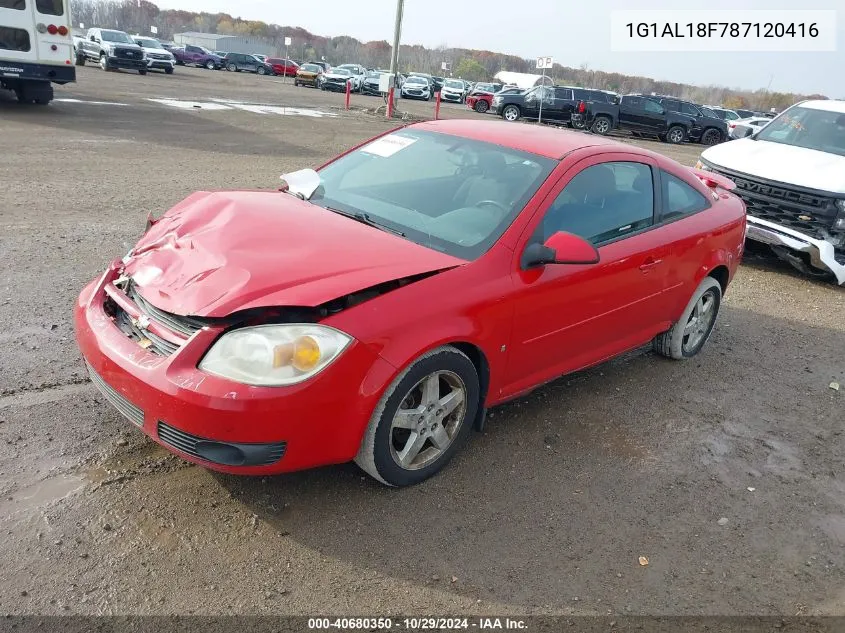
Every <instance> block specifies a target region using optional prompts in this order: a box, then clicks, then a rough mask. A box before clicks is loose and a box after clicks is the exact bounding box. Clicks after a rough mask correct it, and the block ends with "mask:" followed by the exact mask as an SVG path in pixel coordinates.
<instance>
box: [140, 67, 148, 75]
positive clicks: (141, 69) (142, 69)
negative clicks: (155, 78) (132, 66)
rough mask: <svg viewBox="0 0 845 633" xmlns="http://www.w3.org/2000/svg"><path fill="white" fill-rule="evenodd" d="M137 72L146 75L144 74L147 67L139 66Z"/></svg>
mask: <svg viewBox="0 0 845 633" xmlns="http://www.w3.org/2000/svg"><path fill="white" fill-rule="evenodd" d="M138 74H139V75H146V74H147V69H146V68H139V69H138Z"/></svg>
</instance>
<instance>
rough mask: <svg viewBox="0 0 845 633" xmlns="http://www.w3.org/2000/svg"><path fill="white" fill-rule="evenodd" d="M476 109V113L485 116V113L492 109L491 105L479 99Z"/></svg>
mask: <svg viewBox="0 0 845 633" xmlns="http://www.w3.org/2000/svg"><path fill="white" fill-rule="evenodd" d="M474 109H475V111H476V112H479V113H481V114H484V113H485V112H487V110H489V109H490V104H489V103H487V102H486V101H485V100H484V99H479V100H478V101H476V102H475V107H474Z"/></svg>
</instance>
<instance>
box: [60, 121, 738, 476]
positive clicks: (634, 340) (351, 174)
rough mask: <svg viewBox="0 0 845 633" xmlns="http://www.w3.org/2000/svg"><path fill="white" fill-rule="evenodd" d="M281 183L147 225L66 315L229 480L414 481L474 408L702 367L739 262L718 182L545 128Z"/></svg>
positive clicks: (130, 406)
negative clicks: (349, 476) (311, 471)
mask: <svg viewBox="0 0 845 633" xmlns="http://www.w3.org/2000/svg"><path fill="white" fill-rule="evenodd" d="M283 178H284V180H285V185H284V186H283V187H282V188H281V190H279V191H223V192H201V193H195V194H193V195H191V196H190V197H188V198H187V199H186V200H184V201H183V202H181V203H180V204H178V205H177V206H175V207H174V208H173V209H171V210H170V211H169V212H167V213H165V214H164V215H163V216H162V217H161V218H160V219H158V220H152V219H151V220H150V222H148V229H147V231H146V233H145V234H144V235H143V237H141V239H140V240H139V241H138V243H137V245H136V246H135V247H134V248H133V249H132V250H131V251H130V252H129V253H128V254H127V255H126V256H125V257H123V258H122V259H116V260H115V261H114V262H112V264H111V265H110V266H109V267H108V269H107V270H106V271H105V272H104V273H103V274H102V275H101V276H100V277H99V278H97V279H95V280H94V281H92V282H91V283H90V284H89V285H88V286H86V287H85V288H84V289H83V290H82V293H81V294H80V296H79V300H78V302H77V304H76V306H75V324H76V332H77V339H78V343H79V347H80V349H81V351H82V355H83V356H84V359H85V362H86V364H87V366H88V369H89V371H90V376H91V379H92V380H93V381H94V383H95V384H96V385H97V386H98V387H99V388H100V390H101V391H102V393H103V394H104V396H105V397H106V399H108V400H109V401H110V402H111V404H112V405H114V407H116V408H117V409H118V411H119V412H120V413H122V414H123V415H124V416H126V417H127V418H128V419H129V420H131V421H132V422H133V423H134V424H135V425H136V426H138V428H139V429H141V430H142V431H143V432H144V433H146V434H147V435H149V436H150V437H151V438H152V439H153V440H155V441H157V442H159V443H160V444H162V445H164V446H165V447H166V448H168V449H170V450H171V451H174V452H175V453H177V454H179V455H181V456H182V457H184V458H186V459H188V460H191V461H194V462H196V463H199V464H202V465H203V466H206V467H208V468H212V469H215V470H220V471H224V472H229V473H238V474H246V475H265V474H271V473H280V472H287V471H294V470H298V469H303V468H310V467H314V466H320V465H324V464H335V463H341V462H347V461H350V460H355V461H356V462H357V463H358V464H359V465H360V466H361V467H362V468H363V469H364V470H365V471H366V472H368V473H369V474H370V475H372V476H373V477H375V478H376V479H378V480H380V481H382V482H384V483H387V484H390V485H396V486H402V485H408V484H414V483H417V482H420V481H422V480H424V479H426V478H427V477H429V476H431V475H433V474H434V473H435V472H437V471H438V470H440V469H441V468H442V467H443V466H444V465H445V464H446V463H447V462H448V461H449V459H450V458H451V457H452V455H453V454H454V453H455V452H456V451H457V450H458V449H459V447H460V446H461V445H462V444H463V443H464V441H465V440H466V439H467V436H468V435H469V434H470V431H471V429H472V428H473V427H475V428H481V427H482V426H483V423H484V414H485V411H486V410H487V409H488V408H489V407H492V406H494V405H496V404H499V403H501V402H504V401H506V400H509V399H512V398H514V397H516V396H519V395H521V394H525V393H527V392H529V391H531V390H532V389H534V388H536V387H537V386H539V385H542V384H543V383H545V382H548V381H550V380H553V379H555V378H557V377H558V376H561V375H563V374H566V373H569V372H573V371H576V370H579V369H583V368H585V367H589V366H591V365H595V364H597V363H601V362H603V361H605V360H607V359H609V358H612V357H614V356H616V355H618V354H620V353H623V352H626V351H628V350H631V349H634V348H637V347H640V346H642V345H645V344H648V343H652V344H653V346H654V349H655V350H656V351H657V352H658V353H659V354H662V355H664V356H667V357H670V358H674V359H684V358H689V357H691V356H694V355H696V354H697V353H698V352H699V351H700V350H701V348H702V346H703V345H704V344H705V342H706V340H707V339H708V337H709V336H710V333H711V331H712V329H713V326H714V323H715V321H716V315H717V314H718V311H719V307H720V304H721V300H722V296H723V294H724V292H725V290H726V289H727V287H728V284H729V283H730V281H731V279H732V277H733V275H734V271H735V270H736V268H737V266H738V264H739V262H740V258H741V256H742V252H743V243H744V238H745V207H744V205H743V203H742V201H741V200H740V199H739V198H737V197H735V196H734V195H733V194H732V193H730V192H729V190H730V189H731V188H732V187H733V183H731V182H730V181H728V180H726V179H724V178H722V177H720V176H717V175H713V174H710V173H704V172H693V171H692V170H690V169H688V168H686V167H682V166H681V165H679V164H678V163H676V162H674V161H672V160H670V159H668V158H665V157H663V156H660V155H658V154H656V153H653V152H650V151H647V150H644V149H639V148H636V147H633V146H631V145H626V144H620V143H617V142H614V141H611V140H608V139H605V138H599V137H595V136H589V135H584V134H581V133H576V132H567V131H562V130H556V129H548V128H545V127H542V126H528V125H519V126H515V125H510V124H508V123H504V122H500V121H471V120H445V121H436V122H425V123H418V124H414V125H411V126H408V127H403V128H400V129H398V130H394V131H392V132H388V133H385V134H384V135H382V136H379V137H376V138H375V139H373V140H370V141H368V142H366V143H365V144H362V145H359V146H358V147H356V148H355V149H353V150H351V151H349V152H347V153H345V154H343V155H342V156H340V157H338V158H336V159H334V160H332V161H331V162H329V163H328V164H326V165H324V166H322V167H320V168H319V170H318V171H313V170H302V171H300V172H294V173H292V174H288V175H286V176H284V177H283Z"/></svg>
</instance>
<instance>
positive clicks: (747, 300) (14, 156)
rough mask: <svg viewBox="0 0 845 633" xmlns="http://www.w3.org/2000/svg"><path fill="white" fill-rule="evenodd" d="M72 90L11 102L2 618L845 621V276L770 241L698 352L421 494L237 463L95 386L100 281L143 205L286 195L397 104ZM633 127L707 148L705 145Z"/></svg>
mask: <svg viewBox="0 0 845 633" xmlns="http://www.w3.org/2000/svg"><path fill="white" fill-rule="evenodd" d="M57 97H58V98H59V99H64V100H63V101H56V102H55V103H54V104H52V105H51V106H50V107H48V108H37V107H21V106H19V105H18V104H17V103H14V102H12V101H11V100H10V99H9V98H8V97H6V96H5V95H3V96H2V97H0V135H2V138H3V139H4V142H5V146H6V148H7V149H6V151H4V152H2V153H0V177H2V181H3V183H4V187H3V194H2V197H1V198H0V228H2V230H0V341H2V342H3V349H4V354H3V356H2V359H0V493H2V494H0V529H2V534H3V546H2V547H3V559H4V564H3V565H2V566H0V611H1V612H4V613H13V614H26V613H39V614H67V613H78V614H136V613H142V614H173V613H178V614H187V613H202V614H218V613H257V614H260V613H272V614H281V613H284V614H338V615H350V614H361V615H385V614H388V613H393V614H395V613H418V614H424V613H428V614H435V615H437V614H439V615H447V614H455V613H484V614H489V613H491V612H495V613H499V614H532V613H533V614H547V613H548V614H623V615H624V614H689V615H698V614H708V615H726V614H784V615H794V614H845V591H843V587H845V573H843V572H844V571H845V547H844V546H845V510H843V507H845V471H843V454H845V451H844V450H843V448H845V438H843V435H842V419H843V403H845V400H843V398H845V390H843V391H835V390H834V389H831V388H830V387H829V385H830V383H831V382H832V381H838V382H840V383H843V384H845V364H843V359H845V319H843V316H845V307H843V306H845V301H843V291H842V290H841V289H839V288H836V287H834V286H831V285H828V284H824V283H819V282H816V281H811V280H808V279H806V278H803V277H801V276H799V275H798V274H793V273H792V272H791V271H790V270H789V269H788V268H785V267H784V266H782V265H780V264H779V263H777V262H775V261H772V260H771V259H770V258H768V257H767V256H764V255H753V256H752V257H750V258H749V259H748V261H747V262H746V263H745V264H744V265H743V267H742V268H741V270H740V272H739V274H738V277H737V279H736V281H735V283H734V285H733V286H732V287H731V289H730V290H729V292H728V294H727V297H726V304H725V307H724V310H723V313H722V318H721V319H720V322H719V325H718V327H717V330H716V332H715V333H714V336H713V338H712V339H711V342H710V344H709V345H708V347H707V348H706V349H705V352H704V353H703V354H702V355H701V356H700V357H698V358H696V359H695V360H693V361H690V362H686V363H674V362H668V361H664V360H662V359H660V358H657V357H655V356H653V355H652V354H650V353H649V352H648V351H647V350H642V351H639V352H636V353H631V354H628V355H627V356H625V357H623V358H620V359H617V360H615V361H613V362H611V363H608V364H606V365H604V366H602V367H599V368H596V369H594V370H591V371H588V372H584V373H581V374H578V375H574V376H570V377H567V378H564V379H561V380H558V381H557V382H555V383H552V384H550V385H548V386H546V387H544V388H542V389H540V390H538V391H536V392H534V393H533V394H531V395H530V396H527V397H525V398H523V399H521V400H519V401H516V402H513V403H510V404H508V405H505V406H502V407H499V408H497V409H495V410H494V411H493V413H492V417H491V419H490V423H489V425H488V427H487V430H486V431H485V432H484V433H483V434H476V435H475V436H474V438H473V439H472V441H471V442H470V444H468V446H467V449H466V450H465V451H464V452H463V453H462V454H461V455H459V456H458V457H457V458H456V459H455V460H454V461H453V462H452V464H451V465H450V466H449V467H448V468H447V470H446V471H445V472H443V473H442V474H441V475H440V476H438V477H436V478H434V479H433V480H431V481H429V482H428V483H426V484H424V485H422V486H418V487H415V488H413V489H408V490H401V491H397V490H390V489H386V488H384V487H382V486H380V485H378V484H376V483H374V482H373V481H371V480H369V479H368V478H365V477H364V476H363V474H362V473H361V472H360V471H358V470H357V469H356V468H355V467H354V466H351V465H350V466H342V467H332V468H324V469H319V470H315V471H310V472H304V473H297V474H293V475H287V476H280V477H275V478H266V479H238V478H233V477H227V476H222V475H217V474H213V473H211V472H209V471H206V470H204V469H202V468H198V467H195V466H192V465H189V464H187V463H185V462H183V461H181V460H179V459H178V458H175V457H172V456H170V455H169V454H168V453H166V452H165V451H164V450H162V449H159V448H158V447H156V446H155V445H154V444H153V443H152V442H151V441H148V440H147V439H145V438H144V437H143V436H142V435H141V434H140V433H138V432H136V431H135V430H133V429H132V428H130V425H129V424H128V423H127V422H125V421H124V420H123V419H122V418H120V417H119V416H118V414H117V413H116V412H115V411H114V410H113V409H112V408H111V407H110V406H109V405H107V404H106V403H105V402H104V400H103V399H102V398H101V397H99V395H98V394H97V393H96V391H95V390H94V388H93V387H92V386H90V385H89V383H88V381H87V379H86V377H85V374H84V370H83V366H82V363H81V361H80V358H79V354H78V352H77V349H76V346H75V343H74V338H73V329H72V322H71V306H72V303H73V301H74V299H75V297H76V295H77V293H78V291H79V289H80V288H81V287H82V286H83V285H84V283H86V282H87V281H88V280H89V279H91V278H93V277H94V276H96V275H98V274H99V273H100V272H101V271H102V270H103V268H104V266H105V265H106V262H107V261H109V260H110V259H112V258H113V257H114V256H116V255H120V254H122V253H124V252H125V251H127V250H128V249H129V247H130V246H131V245H132V244H133V243H134V241H135V240H136V238H137V236H138V235H139V234H140V232H141V230H142V228H143V225H144V221H145V217H146V214H147V212H148V211H149V210H152V211H154V212H155V213H161V212H163V211H164V210H166V209H167V208H169V207H170V206H172V205H173V204H175V203H176V202H178V201H179V200H180V199H182V198H183V197H185V196H186V195H188V194H189V193H191V192H193V191H195V190H197V189H204V188H235V187H236V188H274V187H276V186H277V183H278V178H279V175H280V174H281V173H283V172H285V171H287V170H291V169H295V168H299V167H306V166H315V165H317V164H320V163H321V162H322V161H324V160H325V159H327V158H329V157H331V156H332V155H334V154H336V153H337V152H339V151H341V150H342V149H344V148H346V147H348V146H350V145H351V144H353V143H357V142H360V141H362V140H364V139H366V138H367V137H369V136H371V135H373V134H376V133H378V132H380V131H383V130H385V129H387V127H388V126H392V125H395V123H389V122H386V121H384V120H383V119H381V118H377V117H374V116H372V115H369V114H366V113H363V112H360V111H351V112H345V111H343V110H342V109H340V108H339V106H341V104H342V100H343V97H342V95H337V94H326V93H322V92H320V91H316V90H310V89H306V88H294V87H293V86H292V85H290V84H289V83H288V84H285V83H283V82H282V81H281V80H280V79H270V78H261V77H257V76H252V75H240V74H239V75H233V74H231V73H225V72H211V71H205V70H194V69H184V68H178V69H177V71H176V74H175V75H173V76H165V75H148V76H146V77H140V76H137V75H131V74H128V73H108V74H106V73H104V72H102V71H100V70H98V69H95V68H82V69H80V72H79V81H78V83H77V84H75V85H71V86H66V87H63V88H58V89H57ZM149 99H164V100H166V99H180V100H197V101H201V102H203V103H217V104H218V106H219V105H221V104H225V100H229V102H231V101H240V102H244V103H247V104H259V105H271V106H277V107H278V108H279V109H278V110H261V109H260V108H253V109H252V110H251V111H247V110H243V109H239V108H235V107H226V106H225V105H223V107H226V109H209V108H208V107H207V106H204V107H199V108H195V107H193V105H191V106H188V107H187V109H185V108H183V107H180V106H174V105H172V104H169V105H168V104H164V103H161V102H156V101H149ZM213 99H218V100H221V101H216V102H214V101H211V100H213ZM91 102H99V103H91ZM378 102H379V99H377V98H372V97H361V96H357V95H356V96H355V97H353V105H355V106H356V107H373V106H374V105H376V104H378ZM117 103H119V104H125V105H114V104H117ZM367 104H369V105H368V106H367ZM401 105H402V107H403V108H407V110H408V111H409V112H411V113H414V114H415V115H418V116H424V115H426V114H427V113H429V112H431V111H432V109H433V102H432V103H414V104H406V103H405V102H402V104H401ZM282 107H286V108H287V107H289V108H307V109H315V110H318V111H319V112H322V113H326V114H328V115H333V116H326V115H321V116H313V112H312V113H311V115H312V116H306V115H303V114H301V113H299V114H291V113H290V112H286V111H283V110H281V108H282ZM443 114H444V116H447V117H449V116H477V115H475V114H474V113H471V112H469V111H468V110H466V109H465V108H462V107H460V106H453V105H444V106H443ZM639 142H640V143H644V144H646V145H647V146H649V147H651V148H652V149H656V150H658V151H664V152H666V153H670V151H669V150H671V153H670V155H672V157H673V158H676V159H677V160H680V161H682V162H684V163H686V164H689V165H691V164H693V163H694V162H695V160H696V157H697V156H698V154H699V151H700V147H699V146H681V147H674V148H670V147H668V146H666V145H664V144H660V143H652V142H649V141H639ZM640 556H646V557H647V558H648V560H649V564H648V565H647V566H641V565H640V564H639V563H638V557H640Z"/></svg>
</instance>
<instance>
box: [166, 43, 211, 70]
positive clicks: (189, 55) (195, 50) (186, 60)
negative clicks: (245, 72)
mask: <svg viewBox="0 0 845 633" xmlns="http://www.w3.org/2000/svg"><path fill="white" fill-rule="evenodd" d="M171 52H172V53H173V55H174V56H175V57H176V61H177V62H178V63H180V64H184V65H185V66H202V67H203V68H208V70H220V69H221V68H223V58H222V57H219V56H217V55H215V54H214V53H212V52H211V51H210V50H208V49H207V48H203V47H202V46H191V45H190V44H188V45H186V46H184V47H182V48H174V49H173V50H172V51H171Z"/></svg>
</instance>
